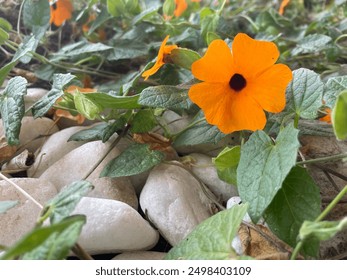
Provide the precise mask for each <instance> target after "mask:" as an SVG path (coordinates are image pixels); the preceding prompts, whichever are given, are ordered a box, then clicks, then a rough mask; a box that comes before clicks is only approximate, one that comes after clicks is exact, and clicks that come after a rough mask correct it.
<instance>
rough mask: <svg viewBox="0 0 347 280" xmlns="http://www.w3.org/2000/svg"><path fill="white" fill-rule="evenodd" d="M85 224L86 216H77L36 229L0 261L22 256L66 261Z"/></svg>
mask: <svg viewBox="0 0 347 280" xmlns="http://www.w3.org/2000/svg"><path fill="white" fill-rule="evenodd" d="M85 222H86V218H85V216H82V215H78V216H77V215H76V216H71V217H68V218H66V219H64V220H62V221H61V222H60V223H57V224H54V225H51V226H48V227H42V228H36V229H34V230H33V231H31V232H30V233H28V234H27V235H26V236H24V237H23V238H22V239H21V240H20V241H18V242H17V243H16V244H15V245H14V246H12V247H11V248H9V249H8V250H7V251H5V253H4V254H3V255H2V256H1V257H0V259H2V260H13V259H15V258H17V257H20V256H23V258H24V259H36V260H60V259H64V258H65V257H66V256H67V255H68V253H69V250H70V248H71V247H72V246H73V245H74V244H75V243H76V241H77V239H78V237H79V234H80V232H81V229H82V226H83V225H84V224H85Z"/></svg>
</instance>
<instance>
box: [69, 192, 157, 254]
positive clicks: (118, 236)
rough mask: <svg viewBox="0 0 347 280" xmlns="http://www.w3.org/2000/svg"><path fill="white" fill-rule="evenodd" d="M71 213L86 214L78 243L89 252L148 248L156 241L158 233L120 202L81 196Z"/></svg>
mask: <svg viewBox="0 0 347 280" xmlns="http://www.w3.org/2000/svg"><path fill="white" fill-rule="evenodd" d="M73 214H82V215H86V217H87V223H86V224H85V225H84V227H83V229H82V232H81V235H80V237H79V240H78V242H79V244H80V245H81V246H82V247H83V249H85V250H86V251H87V252H88V253H89V254H105V253H118V252H123V251H135V250H149V249H151V248H153V247H154V246H155V244H156V243H157V242H158V238H159V234H158V232H157V231H156V230H154V229H153V228H152V227H151V226H150V224H149V223H148V222H147V221H146V220H144V219H143V218H142V217H141V215H140V214H139V213H138V212H137V211H136V210H134V209H133V208H132V207H130V206H129V205H127V204H125V203H123V202H120V201H116V200H110V199H101V198H90V197H84V198H82V199H81V201H80V202H79V204H78V205H77V207H76V208H75V210H74V212H73Z"/></svg>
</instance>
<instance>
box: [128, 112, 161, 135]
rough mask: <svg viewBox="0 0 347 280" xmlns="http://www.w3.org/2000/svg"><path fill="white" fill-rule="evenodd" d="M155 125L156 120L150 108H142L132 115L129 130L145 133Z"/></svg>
mask: <svg viewBox="0 0 347 280" xmlns="http://www.w3.org/2000/svg"><path fill="white" fill-rule="evenodd" d="M156 125H157V120H156V118H155V117H154V114H153V112H152V110H151V109H143V110H140V111H138V112H137V113H136V115H135V116H134V118H133V120H132V122H131V126H130V130H131V132H132V133H145V132H148V131H150V130H152V129H153V128H154V127H155V126H156Z"/></svg>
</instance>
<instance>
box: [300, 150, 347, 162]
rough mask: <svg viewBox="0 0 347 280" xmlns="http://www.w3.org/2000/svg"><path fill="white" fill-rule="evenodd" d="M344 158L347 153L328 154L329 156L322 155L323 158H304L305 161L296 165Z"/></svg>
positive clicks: (346, 156)
mask: <svg viewBox="0 0 347 280" xmlns="http://www.w3.org/2000/svg"><path fill="white" fill-rule="evenodd" d="M344 158H347V153H343V154H338V155H333V156H328V157H321V158H314V159H308V160H303V161H299V162H297V163H296V165H303V164H312V163H318V162H327V161H334V160H339V159H344Z"/></svg>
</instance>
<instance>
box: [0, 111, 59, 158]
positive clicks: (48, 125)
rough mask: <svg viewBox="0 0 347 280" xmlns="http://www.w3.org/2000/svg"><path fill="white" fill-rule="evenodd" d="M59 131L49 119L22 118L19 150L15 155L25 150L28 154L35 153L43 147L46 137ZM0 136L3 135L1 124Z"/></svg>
mask: <svg viewBox="0 0 347 280" xmlns="http://www.w3.org/2000/svg"><path fill="white" fill-rule="evenodd" d="M58 130H59V129H58V127H57V126H56V125H55V124H54V121H52V120H51V119H49V118H37V119H34V118H33V117H24V118H23V119H22V126H21V130H20V134H19V141H20V145H21V147H20V149H19V150H18V151H17V154H20V153H21V152H22V151H23V150H25V149H27V150H28V151H29V152H35V151H36V150H37V149H38V148H39V147H41V146H42V145H43V143H44V142H45V140H46V138H47V137H44V136H49V135H51V134H53V133H55V132H57V131H58ZM0 135H5V132H4V128H3V124H2V122H0Z"/></svg>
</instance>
